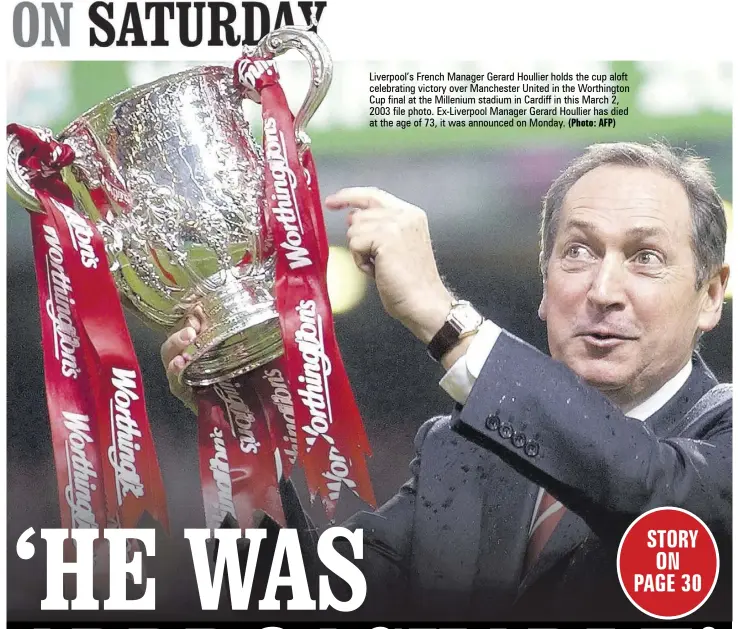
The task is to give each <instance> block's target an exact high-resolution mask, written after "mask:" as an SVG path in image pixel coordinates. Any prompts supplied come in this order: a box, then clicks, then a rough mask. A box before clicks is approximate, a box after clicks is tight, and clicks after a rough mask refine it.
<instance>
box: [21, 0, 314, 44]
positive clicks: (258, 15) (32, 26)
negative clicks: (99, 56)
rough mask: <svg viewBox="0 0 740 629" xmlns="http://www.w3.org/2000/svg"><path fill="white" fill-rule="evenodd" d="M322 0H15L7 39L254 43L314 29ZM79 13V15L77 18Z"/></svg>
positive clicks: (91, 41)
mask: <svg viewBox="0 0 740 629" xmlns="http://www.w3.org/2000/svg"><path fill="white" fill-rule="evenodd" d="M326 5H327V2H326V0H318V1H309V0H298V1H293V2H287V1H284V2H233V1H224V0H213V1H208V2H204V1H196V2H162V1H159V0H158V1H156V2H120V1H119V0H116V1H115V2H113V1H112V0H108V1H105V0H96V1H95V2H90V3H87V2H85V3H80V2H77V3H75V2H72V1H70V0H67V1H59V0H56V1H54V2H41V3H38V2H31V1H30V0H24V1H23V2H18V3H17V4H16V5H15V7H14V8H13V11H12V20H13V39H14V42H15V44H16V46H18V47H20V48H33V47H37V46H38V47H42V48H49V47H62V48H64V47H70V46H71V45H72V42H75V43H77V42H79V37H80V36H81V35H82V32H83V31H84V32H85V34H86V36H87V37H88V41H89V46H90V47H91V48H108V47H111V46H114V47H124V48H125V47H139V48H140V47H148V46H151V47H166V46H170V45H177V46H184V47H187V48H194V47H196V46H205V47H221V46H244V45H249V46H253V45H255V44H256V43H257V42H258V41H259V40H260V39H262V37H264V36H265V35H267V33H269V32H270V31H272V30H275V29H278V28H282V27H284V26H303V27H310V30H312V31H314V32H318V26H319V23H320V21H321V18H322V15H323V12H324V9H325V8H326ZM83 15H84V18H83Z"/></svg>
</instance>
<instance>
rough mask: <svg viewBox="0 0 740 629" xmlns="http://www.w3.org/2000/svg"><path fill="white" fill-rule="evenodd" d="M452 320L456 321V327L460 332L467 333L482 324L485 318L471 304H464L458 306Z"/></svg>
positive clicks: (453, 312)
mask: <svg viewBox="0 0 740 629" xmlns="http://www.w3.org/2000/svg"><path fill="white" fill-rule="evenodd" d="M451 314H452V317H451V318H452V319H454V325H455V327H456V328H458V329H459V330H460V332H467V331H470V330H474V329H475V328H477V327H478V326H479V325H480V324H481V323H482V320H483V318H482V317H481V315H480V314H479V313H478V312H477V311H476V310H475V308H473V307H472V306H470V305H469V304H463V305H461V306H458V307H457V308H455V309H454V310H453V311H452V313H451Z"/></svg>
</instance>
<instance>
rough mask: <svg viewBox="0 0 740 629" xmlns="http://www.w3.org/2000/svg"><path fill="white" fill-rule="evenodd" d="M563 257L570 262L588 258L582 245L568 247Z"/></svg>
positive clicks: (586, 250) (586, 251)
mask: <svg viewBox="0 0 740 629" xmlns="http://www.w3.org/2000/svg"><path fill="white" fill-rule="evenodd" d="M565 257H566V258H569V259H571V260H585V259H586V258H587V257H588V249H586V247H584V246H583V245H570V246H569V247H568V248H567V249H566V250H565Z"/></svg>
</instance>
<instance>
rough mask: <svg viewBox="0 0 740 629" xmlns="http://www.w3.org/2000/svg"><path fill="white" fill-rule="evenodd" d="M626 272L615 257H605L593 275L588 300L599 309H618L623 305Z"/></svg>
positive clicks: (617, 257) (620, 261)
mask: <svg viewBox="0 0 740 629" xmlns="http://www.w3.org/2000/svg"><path fill="white" fill-rule="evenodd" d="M626 273H627V270H626V269H625V267H624V264H623V260H622V259H620V258H619V256H616V255H606V256H604V257H603V258H602V260H601V263H600V264H599V266H598V269H597V270H596V273H595V274H594V277H593V281H592V282H591V287H590V288H589V291H588V295H587V297H588V300H589V301H590V302H591V303H592V304H593V305H594V306H596V307H598V308H601V309H607V308H619V307H621V306H623V305H624V303H625V298H626V297H625V282H626V280H627V278H626Z"/></svg>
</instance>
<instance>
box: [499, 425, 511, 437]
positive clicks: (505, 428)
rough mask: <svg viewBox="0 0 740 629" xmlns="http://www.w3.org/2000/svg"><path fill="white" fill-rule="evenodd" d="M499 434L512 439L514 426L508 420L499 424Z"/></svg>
mask: <svg viewBox="0 0 740 629" xmlns="http://www.w3.org/2000/svg"><path fill="white" fill-rule="evenodd" d="M498 434H499V435H501V438H502V439H511V435H513V434H514V427H513V426H512V425H511V424H510V423H508V422H503V423H502V424H501V425H500V426H499V429H498Z"/></svg>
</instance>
